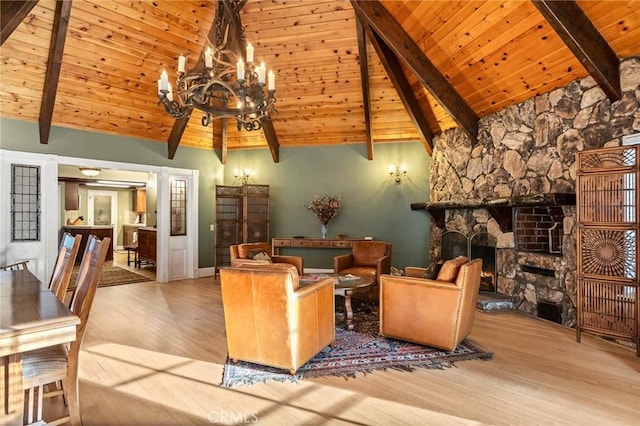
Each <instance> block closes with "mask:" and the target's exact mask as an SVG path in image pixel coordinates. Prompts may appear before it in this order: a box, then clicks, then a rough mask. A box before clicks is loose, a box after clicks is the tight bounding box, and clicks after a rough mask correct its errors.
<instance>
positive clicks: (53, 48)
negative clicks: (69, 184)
mask: <svg viewBox="0 0 640 426" xmlns="http://www.w3.org/2000/svg"><path fill="white" fill-rule="evenodd" d="M70 16H71V0H59V1H56V11H55V15H54V17H53V30H52V33H51V43H50V45H49V58H48V60H47V72H46V74H45V78H44V91H43V92H42V101H41V103H40V117H39V119H38V124H39V128H40V143H41V144H47V143H49V134H50V132H51V121H52V119H53V107H54V106H55V103H56V93H57V92H58V81H59V79H60V68H61V67H62V54H63V53H64V43H65V41H66V39H67V28H68V27H69V17H70Z"/></svg>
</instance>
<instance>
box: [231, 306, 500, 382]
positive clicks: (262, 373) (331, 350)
mask: <svg viewBox="0 0 640 426" xmlns="http://www.w3.org/2000/svg"><path fill="white" fill-rule="evenodd" d="M338 306H340V304H339V301H338V300H336V308H338ZM354 308H355V307H354ZM337 310H338V309H337ZM336 324H337V327H336V339H335V342H334V345H333V346H330V347H327V348H325V349H323V350H322V351H321V352H320V353H319V354H318V355H316V356H315V357H314V358H312V359H311V360H310V361H309V362H307V363H306V364H305V365H303V366H302V367H301V368H300V369H299V370H298V371H297V372H296V374H295V376H292V375H290V374H289V373H288V372H287V371H285V370H281V369H277V368H273V367H267V366H262V365H258V364H252V363H249V362H244V361H239V362H238V363H237V364H233V362H231V360H229V359H227V362H226V364H225V367H224V372H223V377H222V383H221V384H222V386H226V387H233V386H241V385H252V384H255V383H265V382H268V381H276V382H297V381H298V380H301V379H305V378H312V377H325V376H337V377H343V378H345V379H348V378H355V377H356V376H357V374H358V373H362V374H363V375H366V374H368V373H371V372H373V371H375V370H386V369H393V370H401V371H413V370H414V369H415V368H427V369H443V368H450V367H452V366H454V363H455V362H456V361H463V360H470V359H483V360H488V359H491V356H492V354H491V353H490V352H485V351H483V350H482V349H480V348H478V347H476V346H475V345H473V344H472V343H470V342H469V341H467V340H465V341H463V342H462V343H461V344H460V346H458V349H456V350H455V351H453V352H451V351H445V350H441V349H436V348H431V347H428V346H421V345H416V344H413V343H409V342H404V341H400V340H395V339H389V338H386V337H382V336H379V335H378V332H377V330H378V314H377V307H372V306H369V307H367V306H366V305H365V306H364V310H363V309H362V306H361V307H360V309H358V308H355V309H354V326H355V329H354V330H353V331H348V330H345V329H344V328H343V325H342V321H339V320H338V319H337V320H336Z"/></svg>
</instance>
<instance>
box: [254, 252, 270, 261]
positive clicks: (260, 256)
mask: <svg viewBox="0 0 640 426" xmlns="http://www.w3.org/2000/svg"><path fill="white" fill-rule="evenodd" d="M249 256H250V257H251V259H253V260H266V261H269V262H271V258H270V257H269V255H268V254H267V253H266V252H265V251H264V250H252V251H250V252H249Z"/></svg>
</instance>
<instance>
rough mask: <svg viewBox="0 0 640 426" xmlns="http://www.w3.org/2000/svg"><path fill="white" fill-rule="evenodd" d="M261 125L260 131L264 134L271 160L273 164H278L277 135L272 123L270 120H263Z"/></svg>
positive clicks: (278, 143) (278, 146)
mask: <svg viewBox="0 0 640 426" xmlns="http://www.w3.org/2000/svg"><path fill="white" fill-rule="evenodd" d="M261 123H262V131H263V132H264V137H265V139H266V140H267V144H268V145H269V151H271V158H272V159H273V162H274V163H279V162H280V142H278V135H277V134H276V129H275V127H273V121H271V120H270V119H268V118H267V119H265V118H263V119H262V120H261Z"/></svg>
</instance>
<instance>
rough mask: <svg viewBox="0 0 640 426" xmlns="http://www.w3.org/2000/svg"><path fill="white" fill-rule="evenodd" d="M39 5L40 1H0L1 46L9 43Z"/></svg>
mask: <svg viewBox="0 0 640 426" xmlns="http://www.w3.org/2000/svg"><path fill="white" fill-rule="evenodd" d="M37 3H38V0H34V1H9V0H4V1H0V24H1V25H0V27H1V28H0V46H2V45H3V44H4V42H5V41H7V39H8V38H9V36H10V35H11V34H13V32H14V31H15V29H16V28H18V25H20V23H21V22H22V21H23V20H24V18H26V17H27V15H28V14H29V12H31V9H33V7H34V6H35V5H36V4H37Z"/></svg>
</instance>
